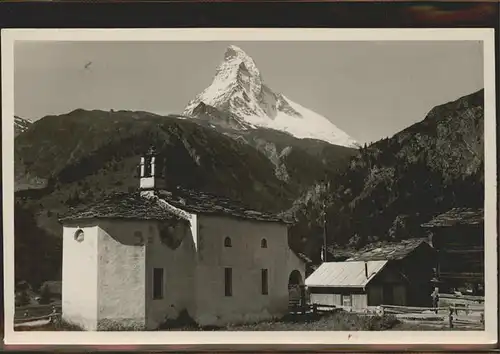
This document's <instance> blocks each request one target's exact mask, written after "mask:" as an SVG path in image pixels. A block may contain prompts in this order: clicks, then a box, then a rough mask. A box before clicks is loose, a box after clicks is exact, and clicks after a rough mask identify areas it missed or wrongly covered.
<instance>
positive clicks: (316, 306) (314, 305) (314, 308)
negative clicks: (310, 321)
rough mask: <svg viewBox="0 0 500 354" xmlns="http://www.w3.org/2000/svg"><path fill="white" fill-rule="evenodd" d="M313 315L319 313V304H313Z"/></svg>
mask: <svg viewBox="0 0 500 354" xmlns="http://www.w3.org/2000/svg"><path fill="white" fill-rule="evenodd" d="M312 307H313V314H316V313H317V312H318V304H313V306H312Z"/></svg>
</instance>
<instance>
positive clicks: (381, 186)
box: [290, 90, 484, 259]
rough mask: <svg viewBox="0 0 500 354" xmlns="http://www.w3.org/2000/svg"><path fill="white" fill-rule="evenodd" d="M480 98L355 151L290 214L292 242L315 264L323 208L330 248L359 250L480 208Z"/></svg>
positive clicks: (457, 103)
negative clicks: (451, 213) (439, 217)
mask: <svg viewBox="0 0 500 354" xmlns="http://www.w3.org/2000/svg"><path fill="white" fill-rule="evenodd" d="M483 127H484V91H483V90H481V91H478V92H476V93H473V94H471V95H468V96H465V97H461V98H459V99H457V100H456V101H453V102H449V103H446V104H443V105H440V106H437V107H435V108H433V109H432V110H431V111H430V112H429V113H428V115H427V116H426V117H425V119H424V120H423V121H421V122H419V123H416V124H414V125H412V126H410V127H408V128H407V129H404V130H403V131H401V132H399V133H397V134H396V135H394V136H393V137H391V138H387V139H382V140H380V141H378V142H376V143H374V144H372V145H370V146H365V147H363V148H361V149H360V153H359V155H357V156H355V157H354V158H352V159H351V161H350V165H349V168H348V169H347V170H346V171H345V172H344V173H342V174H340V175H338V176H336V177H335V178H333V179H332V180H331V181H330V183H329V185H324V184H322V185H316V186H314V187H312V188H311V189H310V190H309V191H308V192H307V193H305V194H304V195H303V196H302V197H301V198H299V200H297V202H296V203H295V205H294V207H293V208H292V209H291V210H290V212H291V213H295V215H297V217H298V218H299V219H300V220H302V222H300V223H299V224H298V225H297V226H296V227H295V228H294V229H293V230H292V231H293V233H294V234H295V235H294V239H295V240H298V239H300V238H301V237H304V235H310V236H312V237H310V238H308V240H307V242H305V243H304V247H305V248H307V249H308V250H309V251H310V252H311V253H314V255H312V254H311V253H310V255H311V256H314V257H316V259H317V258H318V257H319V248H320V245H321V242H322V239H321V235H322V230H323V229H322V220H323V216H322V210H323V204H326V205H327V207H326V210H327V238H328V242H329V244H338V245H350V246H353V247H361V246H363V245H366V244H368V243H371V242H376V241H379V240H397V239H404V238H409V237H418V236H421V232H422V230H421V229H420V227H419V225H420V223H421V222H423V221H427V220H429V219H430V218H431V217H432V216H434V215H436V214H439V213H442V212H446V211H447V210H449V209H451V208H455V207H471V208H481V207H482V206H483V203H484V142H483V139H484V132H483V129H484V128H483Z"/></svg>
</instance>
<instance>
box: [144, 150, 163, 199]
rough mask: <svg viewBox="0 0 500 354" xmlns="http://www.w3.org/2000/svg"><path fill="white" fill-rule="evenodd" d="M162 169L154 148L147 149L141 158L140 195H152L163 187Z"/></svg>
mask: <svg viewBox="0 0 500 354" xmlns="http://www.w3.org/2000/svg"><path fill="white" fill-rule="evenodd" d="M162 168H163V164H162V163H161V159H160V158H159V157H158V155H157V153H156V150H155V148H154V147H151V148H149V150H148V151H147V152H146V154H144V156H142V157H141V164H140V176H139V178H140V180H139V190H140V191H141V195H143V196H148V195H153V194H154V192H155V190H158V189H161V188H164V187H165V186H164V179H163V176H162Z"/></svg>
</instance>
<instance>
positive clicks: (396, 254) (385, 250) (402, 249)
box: [347, 238, 430, 261]
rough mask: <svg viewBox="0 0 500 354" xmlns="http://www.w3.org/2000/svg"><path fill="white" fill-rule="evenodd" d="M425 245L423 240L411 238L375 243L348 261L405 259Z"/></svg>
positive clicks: (425, 241) (425, 240)
mask: <svg viewBox="0 0 500 354" xmlns="http://www.w3.org/2000/svg"><path fill="white" fill-rule="evenodd" d="M424 243H426V244H427V245H428V246H429V247H430V245H429V244H428V243H427V239H425V238H413V239H408V240H402V241H400V242H390V243H381V242H379V243H376V244H372V245H370V246H368V247H365V248H363V249H361V250H360V251H358V252H356V253H355V254H354V255H353V256H351V257H350V258H349V259H347V260H348V261H377V260H379V261H382V260H387V261H392V260H400V259H403V258H405V257H407V256H408V255H409V254H410V253H412V252H413V251H414V250H416V249H417V248H418V247H420V245H422V244H424Z"/></svg>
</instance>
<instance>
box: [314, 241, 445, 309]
mask: <svg viewBox="0 0 500 354" xmlns="http://www.w3.org/2000/svg"><path fill="white" fill-rule="evenodd" d="M435 262H436V261H435V253H434V250H433V248H432V247H431V246H430V245H429V243H428V242H426V239H410V240H404V241H401V242H398V243H378V244H373V245H371V246H369V247H366V248H364V249H362V250H360V251H358V252H357V253H355V254H353V255H351V257H350V258H348V259H347V260H345V261H342V262H326V263H323V264H322V265H320V266H319V267H318V269H317V270H316V271H315V272H314V273H313V274H312V275H311V276H310V277H308V278H307V279H306V286H307V287H308V289H309V292H310V293H311V302H313V303H317V304H325V305H336V306H341V307H346V308H352V309H354V310H361V309H364V308H367V307H370V306H378V305H401V306H431V303H432V298H431V293H432V290H433V285H432V283H431V280H432V277H433V275H434V272H433V268H434V267H435Z"/></svg>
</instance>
